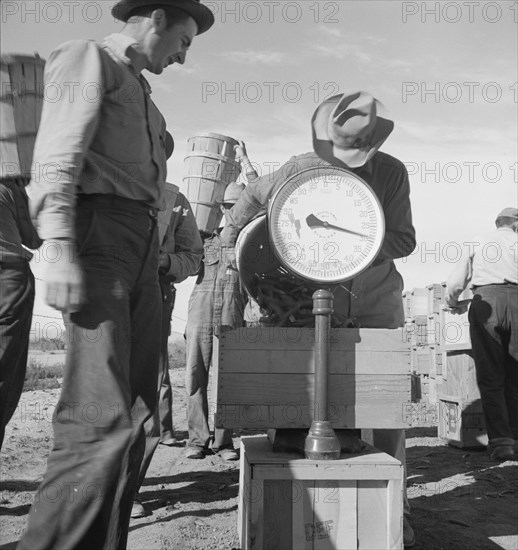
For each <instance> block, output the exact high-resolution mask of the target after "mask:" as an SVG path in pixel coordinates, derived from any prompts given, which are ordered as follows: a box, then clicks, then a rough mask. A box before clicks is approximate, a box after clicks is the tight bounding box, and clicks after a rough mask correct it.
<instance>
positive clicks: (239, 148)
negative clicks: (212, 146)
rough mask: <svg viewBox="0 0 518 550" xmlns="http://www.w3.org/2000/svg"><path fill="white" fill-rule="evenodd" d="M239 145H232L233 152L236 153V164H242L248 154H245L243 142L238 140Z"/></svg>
mask: <svg viewBox="0 0 518 550" xmlns="http://www.w3.org/2000/svg"><path fill="white" fill-rule="evenodd" d="M237 141H238V143H239V145H234V151H235V152H236V160H237V161H238V162H243V161H244V160H245V159H246V160H248V154H247V152H246V146H245V142H244V141H241V140H240V139H238V140H237Z"/></svg>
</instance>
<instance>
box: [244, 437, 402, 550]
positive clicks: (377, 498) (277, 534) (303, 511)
mask: <svg viewBox="0 0 518 550" xmlns="http://www.w3.org/2000/svg"><path fill="white" fill-rule="evenodd" d="M272 460H273V462H272ZM331 463H333V464H331ZM241 470H242V472H243V475H242V477H241V480H240V488H239V506H238V516H239V519H238V521H239V524H238V531H239V533H240V540H241V548H242V549H243V550H246V549H252V548H262V549H274V548H277V549H279V548H282V549H286V550H288V549H290V548H293V549H297V550H299V549H304V550H306V549H307V550H309V549H311V550H315V549H322V550H323V549H332V548H340V549H348V548H351V549H353V548H354V549H357V548H365V549H367V548H369V549H372V550H375V549H382V550H386V549H387V548H388V549H402V548H403V543H402V514H403V494H402V491H403V489H402V487H403V485H402V484H403V468H402V465H401V463H400V462H399V461H397V460H395V459H393V458H392V457H389V456H388V455H385V453H381V452H379V451H377V450H376V449H373V448H369V449H368V450H367V452H366V453H365V455H364V456H362V455H355V456H350V457H348V458H345V459H340V460H338V461H308V460H306V459H303V458H301V457H297V456H296V455H290V454H288V453H273V451H271V447H270V444H269V443H268V441H267V438H266V437H265V436H255V437H245V438H243V439H242V442H241ZM319 471H320V472H326V471H327V475H328V476H329V477H328V478H318V477H317V475H320V474H317V475H316V473H317V472H319ZM344 472H347V473H348V475H347V476H344ZM369 474H371V476H372V477H369ZM384 474H385V475H384Z"/></svg>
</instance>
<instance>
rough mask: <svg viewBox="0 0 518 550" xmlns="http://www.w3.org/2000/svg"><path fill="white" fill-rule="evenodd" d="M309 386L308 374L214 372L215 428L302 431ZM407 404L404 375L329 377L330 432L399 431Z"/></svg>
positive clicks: (309, 411)
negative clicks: (356, 429) (332, 428)
mask: <svg viewBox="0 0 518 550" xmlns="http://www.w3.org/2000/svg"><path fill="white" fill-rule="evenodd" d="M313 385H314V377H313V376H312V375H298V374H297V375H295V374H271V375H269V376H264V375H260V374H239V375H238V374H236V373H232V374H221V373H220V376H219V384H218V401H217V405H218V406H217V414H216V422H217V425H218V427H225V428H253V429H273V428H307V427H309V426H310V424H311V421H312V420H313V410H314V407H313ZM409 402H411V381H410V375H395V376H389V375H384V376H382V375H377V376H371V375H356V376H355V375H351V374H344V375H331V376H330V377H329V398H328V420H329V421H330V422H331V423H332V424H333V426H334V427H335V428H338V427H340V428H362V427H364V428H385V427H386V428H390V427H392V428H395V427H405V426H406V425H407V424H408V419H407V418H406V415H405V414H404V411H405V404H406V403H409ZM369 423H370V425H369Z"/></svg>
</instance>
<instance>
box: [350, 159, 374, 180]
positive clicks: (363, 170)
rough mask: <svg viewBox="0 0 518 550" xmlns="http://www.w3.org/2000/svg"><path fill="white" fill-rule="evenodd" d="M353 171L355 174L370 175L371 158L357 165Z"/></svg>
mask: <svg viewBox="0 0 518 550" xmlns="http://www.w3.org/2000/svg"><path fill="white" fill-rule="evenodd" d="M353 172H355V173H356V174H358V175H360V174H367V175H368V176H371V175H372V159H369V160H368V161H367V162H366V163H365V164H364V165H363V166H358V168H354V169H353Z"/></svg>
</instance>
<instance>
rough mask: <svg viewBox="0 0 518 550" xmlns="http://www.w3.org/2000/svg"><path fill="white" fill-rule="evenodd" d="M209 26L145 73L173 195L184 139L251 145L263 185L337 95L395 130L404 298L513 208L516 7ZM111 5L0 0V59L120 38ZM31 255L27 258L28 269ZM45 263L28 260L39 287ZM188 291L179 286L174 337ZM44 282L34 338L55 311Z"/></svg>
mask: <svg viewBox="0 0 518 550" xmlns="http://www.w3.org/2000/svg"><path fill="white" fill-rule="evenodd" d="M205 3H206V4H207V5H208V6H209V8H210V9H211V10H212V11H213V12H214V14H215V20H216V23H215V25H214V27H213V28H212V29H211V30H209V31H208V32H207V33H205V34H203V35H201V36H200V37H197V38H196V39H195V40H194V42H193V45H192V46H191V48H190V50H189V52H188V55H187V60H186V63H185V65H183V66H180V65H174V66H172V67H170V68H168V69H166V71H165V72H164V73H163V74H162V75H160V76H156V75H152V74H150V73H145V76H146V78H147V79H148V80H149V82H150V84H151V86H152V89H153V95H152V97H153V100H154V101H155V103H156V104H157V106H158V107H159V108H160V110H161V111H162V113H163V115H164V117H165V119H166V122H167V125H168V129H169V131H170V132H171V133H172V135H173V137H174V139H175V144H176V147H175V152H174V154H173V156H172V157H171V159H170V160H169V163H168V181H170V182H171V183H176V184H177V185H179V186H180V188H182V178H183V176H184V173H185V166H184V156H185V152H186V147H187V140H188V138H189V137H191V136H195V135H197V134H199V133H205V132H215V133H219V134H224V135H227V136H231V137H233V138H236V139H242V140H244V141H245V143H246V145H247V149H248V153H249V157H250V159H251V160H252V162H253V163H254V165H255V166H256V168H257V170H258V172H259V173H260V174H264V173H268V171H269V170H271V169H272V167H273V168H274V167H275V166H279V165H281V164H282V163H284V162H285V161H286V160H288V159H289V158H290V157H291V156H292V155H294V154H300V153H305V152H308V151H310V150H311V127H310V120H311V116H312V114H313V112H314V110H315V109H316V107H317V106H318V105H319V104H320V103H321V102H322V101H323V100H325V99H326V98H327V97H330V96H331V95H334V94H337V93H342V92H347V91H357V90H366V91H368V92H370V93H371V94H372V95H373V96H375V97H376V98H377V99H379V100H380V101H381V102H382V103H383V106H384V111H383V113H381V114H382V115H383V116H385V117H388V118H390V119H392V120H394V122H395V129H394V131H393V133H392V134H391V136H390V137H389V138H388V140H387V141H386V142H385V143H384V145H383V146H382V149H381V150H382V151H384V152H386V153H389V154H391V155H393V156H396V157H397V158H399V159H400V160H401V161H402V162H404V163H405V164H406V166H407V169H408V172H409V175H410V184H411V201H412V211H413V219H414V225H415V228H416V232H417V242H418V245H417V248H416V251H415V252H414V253H413V254H412V255H411V256H410V257H409V258H406V259H403V260H398V261H397V267H398V269H399V271H400V272H401V274H402V275H403V278H404V281H405V289H407V290H411V289H412V288H415V287H425V286H427V285H429V284H432V283H440V282H442V281H444V280H446V278H447V277H448V275H449V273H450V272H451V270H452V269H453V268H454V266H455V264H456V261H457V260H458V259H459V257H460V254H461V253H462V251H463V250H465V247H466V246H467V245H465V244H464V243H468V242H470V241H472V240H473V237H474V235H476V234H478V233H480V232H483V231H490V230H491V229H492V228H493V227H494V220H495V218H496V215H497V213H498V212H499V211H500V210H502V209H503V208H504V207H507V206H517V205H518V165H517V151H518V143H517V142H518V140H517V127H518V108H517V106H518V74H517V72H518V60H517V56H518V53H517V52H518V44H517V41H518V32H517V30H518V29H517V21H518V5H517V2H516V1H503V2H484V1H462V2H416V1H411V2H400V1H391V0H390V1H387V0H383V1H370V0H367V1H366V0H363V1H356V0H352V1H350V0H336V1H326V0H318V1H317V0H307V1H306V0H299V1H296V2H292V1H284V0H279V1H247V0H241V1H235V0H232V1H230V0H229V1H226V0H222V1H219V0H218V1H211V2H205ZM113 4H114V1H113V0H97V1H91V2H90V1H77V0H76V1H36V2H34V1H30V2H25V1H18V0H16V1H15V0H0V7H1V22H0V25H1V50H2V53H29V54H32V53H34V52H38V53H39V55H40V56H41V57H42V58H46V57H47V56H48V55H49V54H50V52H51V51H52V50H53V49H54V48H55V47H56V46H58V45H59V44H60V43H62V42H65V41H67V40H71V39H76V38H89V39H93V40H98V41H101V40H102V39H103V38H104V37H105V36H107V35H109V34H111V33H113V32H118V31H119V30H120V29H121V28H122V25H121V23H120V22H118V21H116V20H114V19H113V17H112V16H111V15H110V10H111V7H112V5H113ZM37 259H38V258H36V260H37ZM42 267H43V265H42V262H41V261H33V271H34V273H35V275H36V277H37V278H38V279H39V278H40V277H41V270H42ZM193 284H194V279H193V278H190V279H189V280H188V281H186V282H184V283H181V284H180V285H178V293H177V302H176V307H175V311H174V314H173V315H174V317H173V331H176V332H182V331H183V329H184V325H185V318H186V315H187V301H188V298H189V294H190V292H191V290H192V287H193ZM41 285H42V283H41V281H39V280H38V281H37V287H36V294H37V295H36V304H35V311H34V312H35V317H34V320H33V325H34V326H33V334H32V336H33V337H36V336H38V335H42V336H45V335H47V336H49V335H50V334H51V333H52V331H53V330H57V329H56V328H55V326H54V325H56V326H57V325H59V323H60V316H59V314H58V313H57V312H56V311H55V310H52V309H50V308H48V307H47V306H45V304H44V302H43V299H42V295H41V294H42V287H41Z"/></svg>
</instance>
